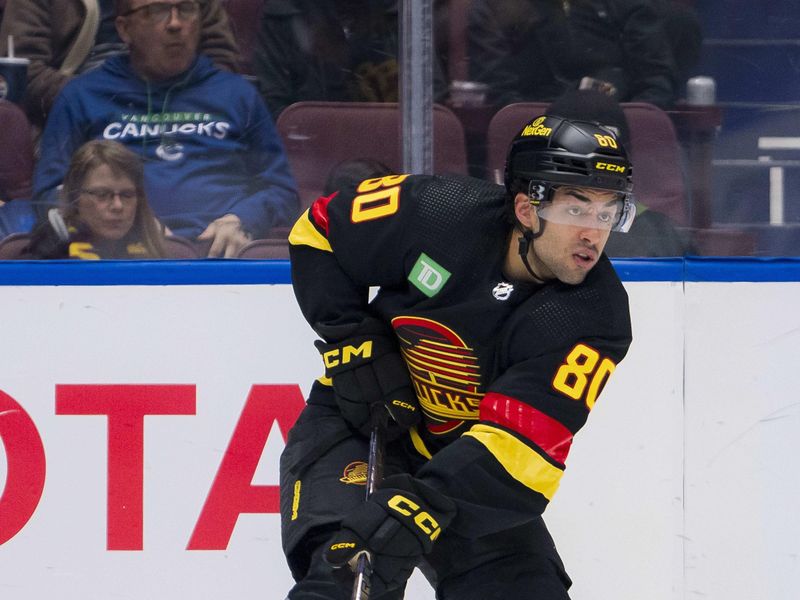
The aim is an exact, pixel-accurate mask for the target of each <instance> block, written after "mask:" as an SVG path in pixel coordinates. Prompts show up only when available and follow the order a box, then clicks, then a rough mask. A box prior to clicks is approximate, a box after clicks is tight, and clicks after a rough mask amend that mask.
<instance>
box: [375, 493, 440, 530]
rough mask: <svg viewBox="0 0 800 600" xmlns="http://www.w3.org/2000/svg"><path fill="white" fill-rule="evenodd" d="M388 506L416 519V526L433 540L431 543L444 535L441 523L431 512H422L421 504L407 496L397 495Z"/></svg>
mask: <svg viewBox="0 0 800 600" xmlns="http://www.w3.org/2000/svg"><path fill="white" fill-rule="evenodd" d="M387 504H388V505H389V508H391V509H392V510H395V511H397V512H399V513H400V514H401V515H403V516H405V517H414V523H415V524H416V526H417V527H419V528H420V529H421V530H422V531H424V532H425V534H426V535H427V536H428V537H430V538H431V541H434V540H435V539H436V538H438V537H439V534H440V533H442V528H441V527H439V522H438V521H437V520H436V519H434V518H433V517H432V516H431V514H430V513H429V512H427V511H425V510H420V507H419V504H417V503H416V502H413V501H411V500H409V499H408V498H406V497H405V496H401V495H400V494H396V495H394V496H392V498H391V499H390V500H389V502H388V503H387Z"/></svg>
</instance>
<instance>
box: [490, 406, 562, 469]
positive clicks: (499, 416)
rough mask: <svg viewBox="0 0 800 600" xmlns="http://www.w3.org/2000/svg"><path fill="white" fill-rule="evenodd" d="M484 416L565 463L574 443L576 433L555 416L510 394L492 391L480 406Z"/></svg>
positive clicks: (554, 458)
mask: <svg viewBox="0 0 800 600" xmlns="http://www.w3.org/2000/svg"><path fill="white" fill-rule="evenodd" d="M480 419H481V421H485V422H488V423H496V424H498V425H502V426H503V427H505V428H507V429H510V430H511V431H514V432H516V433H518V434H520V435H521V436H523V437H524V438H525V439H527V440H530V441H531V442H533V443H534V444H536V446H538V447H539V448H541V449H542V450H544V452H545V453H547V455H548V456H549V457H550V458H552V459H553V460H555V461H557V462H559V463H561V464H562V465H563V464H564V463H565V462H566V460H567V454H569V449H570V446H572V432H571V431H570V430H569V429H567V428H566V427H565V426H564V425H562V424H561V423H559V422H558V421H556V420H555V419H554V418H552V417H550V416H548V415H546V414H544V413H543V412H541V411H539V410H536V409H535V408H533V407H532V406H528V405H527V404H525V403H523V402H520V401H519V400H515V399H514V398H511V397H509V396H504V395H502V394H496V393H494V392H489V393H488V394H486V395H485V396H484V397H483V400H481V405H480Z"/></svg>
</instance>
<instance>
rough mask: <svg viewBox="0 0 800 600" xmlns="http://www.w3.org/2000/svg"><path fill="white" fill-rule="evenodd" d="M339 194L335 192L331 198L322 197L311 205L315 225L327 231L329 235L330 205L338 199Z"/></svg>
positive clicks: (326, 233)
mask: <svg viewBox="0 0 800 600" xmlns="http://www.w3.org/2000/svg"><path fill="white" fill-rule="evenodd" d="M338 193H339V192H334V193H332V194H331V195H330V196H320V197H319V198H317V199H316V200H315V201H314V204H312V205H311V216H312V217H313V218H314V223H316V225H317V227H320V228H321V229H323V230H324V231H325V235H326V236H327V235H328V203H329V202H330V201H331V200H333V199H334V198H335V197H336V194H338Z"/></svg>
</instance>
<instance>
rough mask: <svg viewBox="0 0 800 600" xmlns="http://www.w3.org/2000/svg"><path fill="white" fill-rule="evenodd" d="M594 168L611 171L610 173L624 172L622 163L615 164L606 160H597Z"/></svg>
mask: <svg viewBox="0 0 800 600" xmlns="http://www.w3.org/2000/svg"><path fill="white" fill-rule="evenodd" d="M594 168H595V169H598V170H600V171H611V172H612V173H624V172H625V167H623V166H622V165H615V164H612V163H607V162H599V163H596V164H595V165H594Z"/></svg>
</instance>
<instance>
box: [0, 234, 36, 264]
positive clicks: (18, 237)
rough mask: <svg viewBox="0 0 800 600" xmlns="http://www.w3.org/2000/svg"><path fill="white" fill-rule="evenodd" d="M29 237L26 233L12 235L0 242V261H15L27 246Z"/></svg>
mask: <svg viewBox="0 0 800 600" xmlns="http://www.w3.org/2000/svg"><path fill="white" fill-rule="evenodd" d="M30 239H31V236H30V234H28V233H12V234H11V235H7V236H6V237H4V238H3V239H2V240H0V260H16V259H18V258H20V255H21V254H22V250H23V249H24V248H25V246H27V245H28V242H29V241H30Z"/></svg>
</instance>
